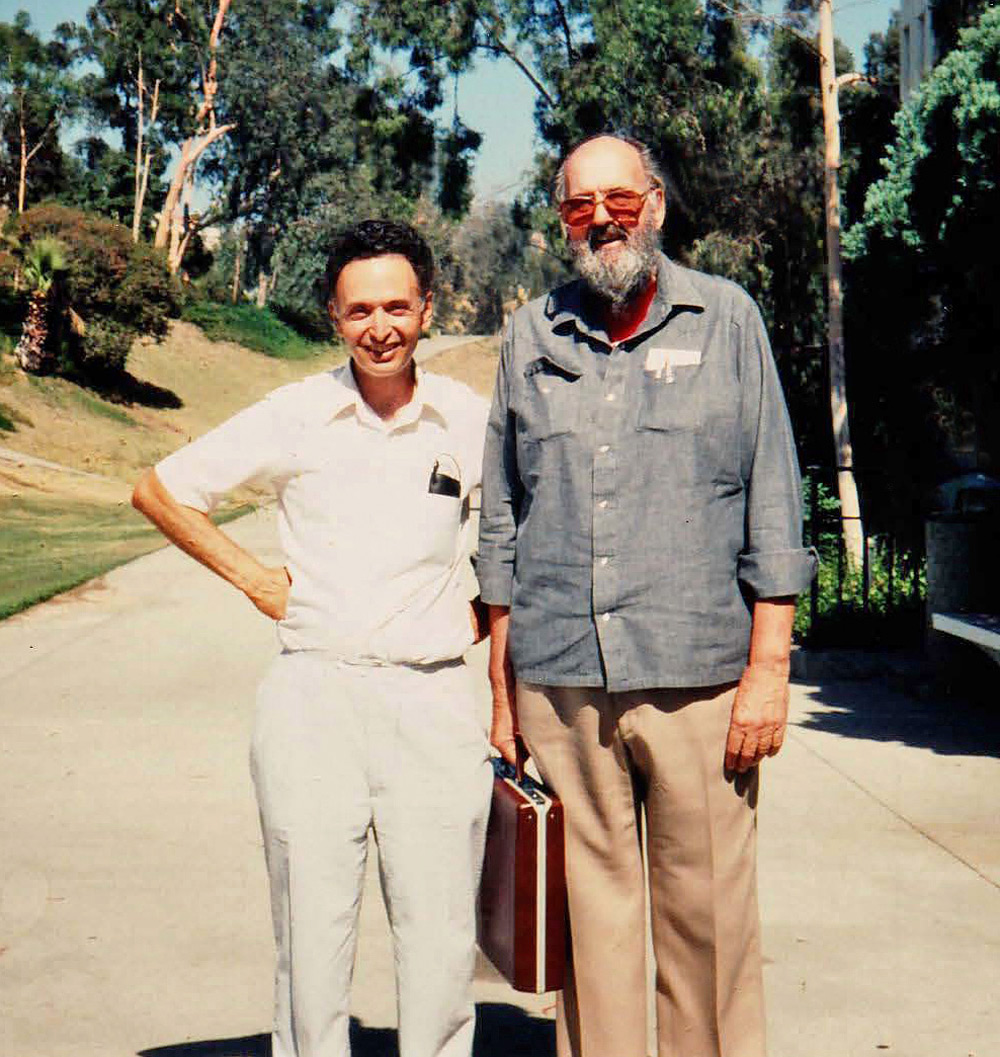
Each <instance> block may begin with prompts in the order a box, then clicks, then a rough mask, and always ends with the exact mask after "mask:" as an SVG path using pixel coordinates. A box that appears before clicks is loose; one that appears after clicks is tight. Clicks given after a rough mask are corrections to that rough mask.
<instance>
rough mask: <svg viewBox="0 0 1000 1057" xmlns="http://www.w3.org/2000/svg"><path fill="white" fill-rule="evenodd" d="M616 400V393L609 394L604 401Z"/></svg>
mask: <svg viewBox="0 0 1000 1057" xmlns="http://www.w3.org/2000/svg"><path fill="white" fill-rule="evenodd" d="M614 398H615V394H614V393H608V395H607V396H606V397H605V398H604V399H605V400H614Z"/></svg>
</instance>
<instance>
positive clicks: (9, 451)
mask: <svg viewBox="0 0 1000 1057" xmlns="http://www.w3.org/2000/svg"><path fill="white" fill-rule="evenodd" d="M2 463H6V464H7V465H9V466H38V467H40V468H41V469H44V470H59V471H60V472H62V473H71V474H74V475H75V476H76V477H93V478H96V479H97V480H99V481H112V480H114V478H113V477H103V476H102V475H101V474H99V473H91V472H90V471H89V470H76V469H74V468H73V467H72V466H64V465H63V464H62V463H61V462H52V461H51V460H50V459H41V458H39V457H38V456H37V455H26V454H25V453H24V452H23V451H15V450H14V449H13V448H7V447H4V446H3V445H0V464H2Z"/></svg>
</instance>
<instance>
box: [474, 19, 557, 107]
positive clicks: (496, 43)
mask: <svg viewBox="0 0 1000 1057" xmlns="http://www.w3.org/2000/svg"><path fill="white" fill-rule="evenodd" d="M476 21H477V22H479V21H480V17H479V15H477V16H476ZM483 29H484V31H485V32H486V34H487V35H488V36H489V38H490V40H491V41H492V43H490V44H479V45H477V47H479V48H480V49H482V50H483V51H492V52H494V53H495V54H497V55H506V56H507V58H508V59H510V61H511V62H512V63H514V65H515V66H516V67H517V68H518V69H519V70H520V71H521V73H523V74H524V76H525V77H527V78H528V80H529V81H530V82H531V84H532V87H533V88H534V89H535V91H536V92H538V94H539V95H540V96H541V97H542V98H543V99H544V100H545V101H546V102H547V103H548V104H549V106H555V105H556V101H555V100H554V99H553V98H552V96H551V95H550V94H549V92H548V91H547V89H546V88H545V85H543V84H542V82H541V81H540V80H539V79H538V77H537V76H536V75H535V74H534V72H533V71H532V70H531V68H530V67H529V66H528V64H527V63H526V62H525V61H524V60H523V59H522V58H521V56H520V55H518V54H517V52H516V51H514V49H513V48H510V47H508V46H507V45H506V44H505V43H504V42H503V41H502V40H501V39H500V37H499V36H498V35H497V32H496V29H495V28H494V27H490V26H486V25H483Z"/></svg>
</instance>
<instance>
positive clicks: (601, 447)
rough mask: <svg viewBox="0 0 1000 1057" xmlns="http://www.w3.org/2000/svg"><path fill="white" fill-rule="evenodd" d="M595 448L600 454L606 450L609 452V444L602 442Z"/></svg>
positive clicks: (606, 452)
mask: <svg viewBox="0 0 1000 1057" xmlns="http://www.w3.org/2000/svg"><path fill="white" fill-rule="evenodd" d="M597 450H598V451H599V452H600V453H601V454H602V455H607V454H608V452H609V451H611V445H610V444H602V445H601V446H600V447H599V448H598V449H597Z"/></svg>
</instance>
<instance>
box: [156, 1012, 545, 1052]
mask: <svg viewBox="0 0 1000 1057" xmlns="http://www.w3.org/2000/svg"><path fill="white" fill-rule="evenodd" d="M476 1013H477V1016H476V1036H475V1041H474V1043H473V1053H474V1054H475V1057H552V1055H553V1054H554V1053H555V1049H556V1031H555V1022H554V1021H552V1020H547V1019H545V1018H542V1017H533V1016H531V1015H530V1014H529V1013H526V1012H525V1011H524V1010H523V1009H520V1008H519V1007H518V1006H511V1005H507V1004H505V1003H501V1002H482V1003H480V1004H479V1005H478V1006H477V1007H476ZM351 1054H352V1057H399V1039H398V1035H397V1032H396V1029H395V1028H370V1027H366V1026H365V1025H364V1024H362V1023H361V1022H360V1021H359V1020H358V1019H357V1018H355V1017H352V1018H351ZM137 1057H271V1036H270V1035H245V1036H243V1037H241V1038H233V1039H204V1040H201V1041H198V1042H179V1043H173V1044H171V1045H168V1046H156V1047H153V1048H152V1049H148V1050H140V1051H139V1053H138V1055H137Z"/></svg>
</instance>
